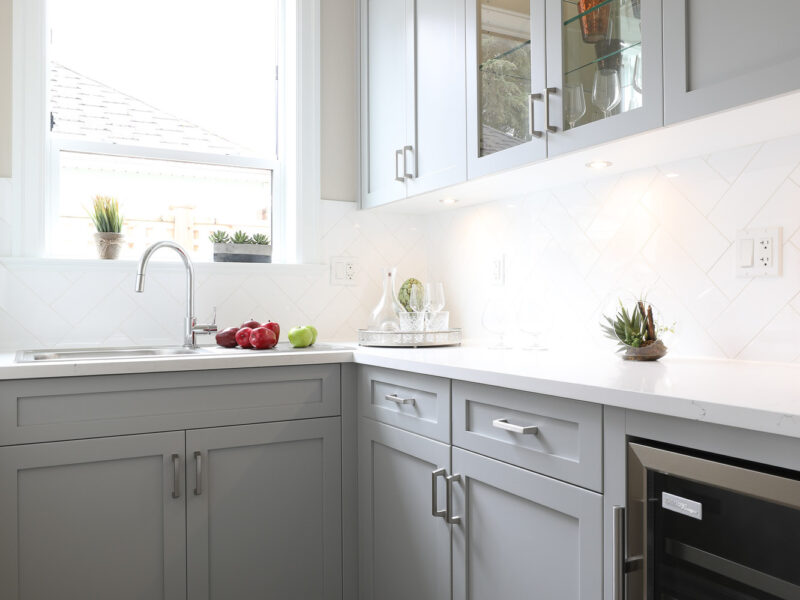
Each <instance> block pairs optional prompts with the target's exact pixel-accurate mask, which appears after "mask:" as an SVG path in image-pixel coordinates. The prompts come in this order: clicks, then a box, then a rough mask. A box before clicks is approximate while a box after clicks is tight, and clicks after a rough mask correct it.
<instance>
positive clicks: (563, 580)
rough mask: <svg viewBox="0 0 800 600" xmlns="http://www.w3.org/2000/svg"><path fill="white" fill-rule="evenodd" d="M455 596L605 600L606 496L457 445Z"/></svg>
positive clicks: (460, 599) (508, 599)
mask: <svg viewBox="0 0 800 600" xmlns="http://www.w3.org/2000/svg"><path fill="white" fill-rule="evenodd" d="M453 477H454V478H455V481H454V483H453V516H452V518H454V519H455V518H458V519H460V522H459V523H457V524H454V525H453V598H454V599H455V600H467V599H469V600H496V599H498V598H502V599H503V600H529V599H530V598H542V599H548V600H551V599H552V600H600V599H601V598H602V592H603V590H602V584H603V578H602V564H603V545H602V496H601V495H599V494H596V493H594V492H590V491H588V490H584V489H582V488H578V487H575V486H572V485H569V484H566V483H562V482H559V481H556V480H554V479H550V478H548V477H544V476H542V475H538V474H536V473H532V472H531V471H526V470H524V469H520V468H518V467H513V466H511V465H507V464H505V463H501V462H498V461H496V460H492V459H490V458H486V457H483V456H480V455H478V454H474V453H472V452H467V451H465V450H461V449H459V448H453Z"/></svg>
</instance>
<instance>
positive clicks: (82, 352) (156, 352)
mask: <svg viewBox="0 0 800 600" xmlns="http://www.w3.org/2000/svg"><path fill="white" fill-rule="evenodd" d="M206 352H207V351H206V350H205V349H203V348H194V349H192V348H185V347H183V346H165V347H156V348H77V349H68V350H67V349H65V350H20V351H19V352H17V356H16V361H17V362H18V363H30V362H59V361H60V362H79V361H90V360H124V359H126V358H169V357H171V356H190V355H194V354H204V353H206Z"/></svg>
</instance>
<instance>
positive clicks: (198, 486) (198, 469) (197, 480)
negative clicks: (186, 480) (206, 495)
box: [194, 451, 203, 496]
mask: <svg viewBox="0 0 800 600" xmlns="http://www.w3.org/2000/svg"><path fill="white" fill-rule="evenodd" d="M202 493H203V453H202V452H200V451H197V452H195V453H194V495H195V496H199V495H200V494H202Z"/></svg>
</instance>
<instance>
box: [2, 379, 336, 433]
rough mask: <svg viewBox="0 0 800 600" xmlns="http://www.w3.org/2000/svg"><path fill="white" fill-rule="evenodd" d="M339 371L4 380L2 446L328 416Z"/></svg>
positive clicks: (332, 410)
mask: <svg viewBox="0 0 800 600" xmlns="http://www.w3.org/2000/svg"><path fill="white" fill-rule="evenodd" d="M340 398H341V384H340V366H339V365H338V364H335V365H307V366H293V367H264V368H252V369H221V370H216V371H189V372H176V373H148V374H136V375H103V376H97V377H67V378H53V379H29V380H20V381H3V382H0V446H5V445H11V444H24V443H31V442H42V441H56V440H68V439H76V438H88V437H103V436H113V435H125V434H132V433H145V432H155V431H170V430H175V429H196V428H200V427H217V426H220V425H238V424H244V423H262V422H267V421H287V420H290V419H304V418H311V417H330V416H336V415H338V414H339V413H340V405H341V403H340Z"/></svg>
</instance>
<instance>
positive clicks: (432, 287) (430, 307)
mask: <svg viewBox="0 0 800 600" xmlns="http://www.w3.org/2000/svg"><path fill="white" fill-rule="evenodd" d="M424 303H425V310H427V311H428V312H432V313H435V312H439V311H440V310H442V309H443V308H444V285H443V284H441V283H438V282H437V283H431V282H428V283H426V284H425V299H424Z"/></svg>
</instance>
